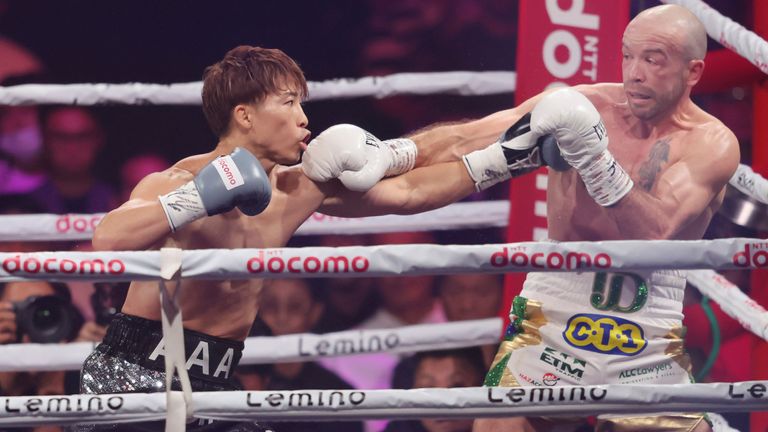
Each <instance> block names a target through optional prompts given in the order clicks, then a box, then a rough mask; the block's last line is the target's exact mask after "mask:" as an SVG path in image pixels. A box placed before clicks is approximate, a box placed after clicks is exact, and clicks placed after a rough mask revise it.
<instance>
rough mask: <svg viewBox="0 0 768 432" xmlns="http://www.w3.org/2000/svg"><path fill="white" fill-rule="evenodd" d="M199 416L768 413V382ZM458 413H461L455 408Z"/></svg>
mask: <svg viewBox="0 0 768 432" xmlns="http://www.w3.org/2000/svg"><path fill="white" fill-rule="evenodd" d="M194 398H195V414H196V416H198V417H203V418H211V419H227V420H235V419H237V420H253V419H269V420H277V421H279V420H292V421H302V420H305V421H317V420H330V419H392V418H400V419H408V418H430V417H439V418H470V417H502V416H504V417H506V416H518V415H522V416H527V415H531V416H536V415H542V414H554V413H556V414H560V415H579V416H588V415H596V414H607V413H633V412H636V413H649V412H659V411H702V410H716V411H749V410H751V409H752V410H754V409H765V408H766V407H768V382H745V383H730V384H729V383H718V384H676V385H668V386H663V387H662V386H658V385H601V386H555V387H546V386H545V387H515V388H503V387H491V388H488V387H472V388H450V389H435V388H429V389H413V390H345V391H334V390H304V391H274V392H266V391H262V392H221V393H216V395H215V396H214V395H213V394H212V393H208V394H207V395H206V394H205V393H195V394H194ZM457 407H461V409H457Z"/></svg>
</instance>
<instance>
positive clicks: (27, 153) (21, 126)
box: [0, 83, 45, 199]
mask: <svg viewBox="0 0 768 432" xmlns="http://www.w3.org/2000/svg"><path fill="white" fill-rule="evenodd" d="M5 84H6V83H3V85H5ZM41 150H42V132H41V130H40V121H39V117H38V113H37V107H34V106H0V194H2V195H11V194H25V193H28V192H30V191H32V190H34V189H36V188H38V187H40V185H41V184H42V183H43V181H44V180H45V176H44V175H43V173H42V172H41V171H40V169H39V160H40V154H41ZM3 199H8V198H7V197H4V198H3Z"/></svg>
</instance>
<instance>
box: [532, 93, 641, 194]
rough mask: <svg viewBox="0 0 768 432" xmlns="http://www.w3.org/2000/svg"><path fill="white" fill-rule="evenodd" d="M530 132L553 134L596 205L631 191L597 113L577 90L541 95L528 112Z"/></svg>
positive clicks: (629, 182)
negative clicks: (609, 149)
mask: <svg viewBox="0 0 768 432" xmlns="http://www.w3.org/2000/svg"><path fill="white" fill-rule="evenodd" d="M531 132H533V133H534V134H536V135H538V136H544V135H554V137H555V139H556V140H557V145H558V146H559V147H560V153H561V154H562V155H563V158H564V159H565V160H566V161H568V163H569V164H570V165H571V166H572V167H574V168H575V169H576V170H577V171H578V172H579V175H580V176H581V178H582V179H583V180H584V184H585V185H586V187H587V191H588V192H589V194H590V195H591V196H592V198H594V200H595V201H596V202H597V203H598V204H600V205H602V206H605V207H607V206H610V205H613V204H616V203H617V202H618V201H619V200H621V198H623V197H624V196H625V195H626V194H628V193H629V191H630V190H631V189H632V186H633V184H634V183H633V182H632V179H631V178H630V177H629V175H628V174H627V173H626V171H624V169H623V168H622V167H621V165H619V163H618V162H616V160H615V159H614V158H613V155H612V154H611V152H609V151H608V135H607V133H606V130H605V126H604V125H603V121H602V119H601V118H600V113H599V112H597V109H596V108H595V107H594V105H592V102H590V101H589V99H587V97H586V96H584V95H583V94H581V93H579V92H578V91H576V90H573V89H571V88H564V89H560V90H557V91H554V92H552V93H549V94H548V95H546V96H544V97H543V98H542V99H541V101H539V103H538V104H536V107H534V108H533V111H531Z"/></svg>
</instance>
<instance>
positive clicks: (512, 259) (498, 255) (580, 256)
mask: <svg viewBox="0 0 768 432" xmlns="http://www.w3.org/2000/svg"><path fill="white" fill-rule="evenodd" d="M491 265H492V266H494V267H508V266H512V267H524V268H528V267H533V268H546V269H566V270H578V269H591V268H596V269H608V268H610V267H611V265H612V262H611V256H610V255H608V254H606V253H599V254H597V255H594V256H592V255H590V254H588V253H585V252H568V253H566V254H561V253H559V252H550V253H548V254H545V253H542V252H534V253H526V252H525V251H514V252H512V251H510V249H509V248H507V247H505V248H503V249H502V250H501V251H499V252H494V253H493V254H491Z"/></svg>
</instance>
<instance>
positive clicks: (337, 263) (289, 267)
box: [247, 251, 370, 273]
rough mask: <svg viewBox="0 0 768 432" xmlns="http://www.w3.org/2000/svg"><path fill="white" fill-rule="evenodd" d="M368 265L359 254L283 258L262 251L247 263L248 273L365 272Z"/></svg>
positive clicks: (366, 260) (366, 259) (364, 258)
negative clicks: (351, 255)
mask: <svg viewBox="0 0 768 432" xmlns="http://www.w3.org/2000/svg"><path fill="white" fill-rule="evenodd" d="M369 266H370V261H368V258H366V257H364V256H359V255H358V256H355V257H352V259H349V258H347V257H345V256H339V255H337V256H328V257H325V258H322V259H321V258H319V257H315V256H308V257H298V256H294V257H290V258H287V259H285V258H283V257H281V256H271V257H265V256H264V251H259V253H258V255H257V256H255V257H253V258H251V259H249V260H248V264H247V267H248V271H249V272H250V273H264V272H268V273H285V272H286V271H287V272H288V273H349V272H350V271H351V272H353V273H365V272H366V271H368V267H369Z"/></svg>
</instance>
